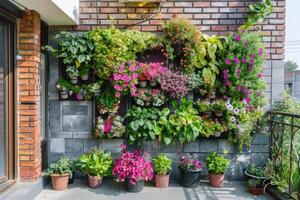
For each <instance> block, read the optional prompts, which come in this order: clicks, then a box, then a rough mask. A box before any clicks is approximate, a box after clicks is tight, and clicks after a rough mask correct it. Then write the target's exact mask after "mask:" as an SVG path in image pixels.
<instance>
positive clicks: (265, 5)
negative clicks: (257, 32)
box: [239, 0, 274, 30]
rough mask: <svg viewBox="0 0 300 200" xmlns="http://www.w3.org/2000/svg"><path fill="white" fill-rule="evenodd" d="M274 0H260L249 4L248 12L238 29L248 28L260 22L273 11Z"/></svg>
mask: <svg viewBox="0 0 300 200" xmlns="http://www.w3.org/2000/svg"><path fill="white" fill-rule="evenodd" d="M273 5H274V0H262V1H261V2H257V3H254V4H250V5H249V14H248V17H247V20H246V22H245V24H243V25H242V26H241V27H240V28H239V29H240V30H249V29H250V28H252V27H253V26H254V25H255V24H257V23H262V22H264V21H265V20H266V18H267V17H268V16H269V15H270V14H271V13H272V11H273Z"/></svg>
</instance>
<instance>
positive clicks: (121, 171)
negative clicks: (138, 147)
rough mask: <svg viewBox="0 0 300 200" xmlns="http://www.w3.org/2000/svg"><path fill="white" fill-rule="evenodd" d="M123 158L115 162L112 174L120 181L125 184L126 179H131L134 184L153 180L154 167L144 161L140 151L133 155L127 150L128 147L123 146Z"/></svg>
mask: <svg viewBox="0 0 300 200" xmlns="http://www.w3.org/2000/svg"><path fill="white" fill-rule="evenodd" d="M121 149H122V156H121V158H120V159H116V160H115V162H114V168H113V171H112V174H113V175H114V176H116V177H117V180H118V181H121V182H123V181H124V180H125V179H126V178H129V179H130V182H131V183H132V184H136V182H137V181H139V180H143V181H148V180H149V181H151V180H152V178H153V173H154V172H153V167H152V163H151V162H150V161H147V160H145V159H144V157H143V156H142V155H141V152H140V151H135V152H134V153H131V152H129V151H127V150H126V145H124V144H123V145H121Z"/></svg>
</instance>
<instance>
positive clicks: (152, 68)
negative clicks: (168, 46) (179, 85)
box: [143, 62, 168, 81]
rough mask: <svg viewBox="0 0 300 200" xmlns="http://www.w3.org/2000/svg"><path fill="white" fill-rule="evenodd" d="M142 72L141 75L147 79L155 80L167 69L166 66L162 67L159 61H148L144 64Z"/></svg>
mask: <svg viewBox="0 0 300 200" xmlns="http://www.w3.org/2000/svg"><path fill="white" fill-rule="evenodd" d="M143 67H144V72H143V76H144V77H145V78H146V79H147V80H148V81H149V80H153V79H154V80H156V79H158V78H159V76H160V75H161V74H164V73H166V72H167V71H168V68H166V67H163V66H162V65H161V63H158V62H156V63H149V64H144V65H143Z"/></svg>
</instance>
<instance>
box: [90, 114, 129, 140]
mask: <svg viewBox="0 0 300 200" xmlns="http://www.w3.org/2000/svg"><path fill="white" fill-rule="evenodd" d="M123 121H124V119H123V117H121V116H120V115H115V114H114V113H111V114H110V115H109V116H108V118H107V119H103V118H102V117H101V116H99V117H98V119H97V122H96V128H95V133H94V134H95V136H96V137H99V138H118V137H122V136H123V133H124V132H125V126H124V125H123Z"/></svg>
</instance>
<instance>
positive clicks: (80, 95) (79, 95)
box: [72, 85, 83, 101]
mask: <svg viewBox="0 0 300 200" xmlns="http://www.w3.org/2000/svg"><path fill="white" fill-rule="evenodd" d="M72 91H73V93H74V94H75V97H76V100H78V101H81V100H83V89H82V88H80V86H79V85H75V86H74V87H73V88H72Z"/></svg>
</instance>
